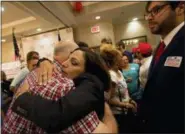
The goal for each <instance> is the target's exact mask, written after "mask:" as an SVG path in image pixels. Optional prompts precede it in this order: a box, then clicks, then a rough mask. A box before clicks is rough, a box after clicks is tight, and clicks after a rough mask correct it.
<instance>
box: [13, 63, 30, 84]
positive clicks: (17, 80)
mask: <svg viewBox="0 0 185 134" xmlns="http://www.w3.org/2000/svg"><path fill="white" fill-rule="evenodd" d="M29 72H30V71H29V70H28V68H27V67H25V68H23V69H21V71H20V72H19V73H18V74H17V75H16V76H15V77H14V79H13V81H12V83H11V85H10V86H11V87H17V86H19V84H20V83H21V82H22V81H23V80H24V78H26V76H27V75H28V73H29Z"/></svg>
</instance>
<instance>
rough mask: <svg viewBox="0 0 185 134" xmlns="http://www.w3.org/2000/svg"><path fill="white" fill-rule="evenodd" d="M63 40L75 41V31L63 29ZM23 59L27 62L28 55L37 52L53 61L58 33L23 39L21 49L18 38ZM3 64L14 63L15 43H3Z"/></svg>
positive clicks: (19, 42) (61, 35) (61, 32)
mask: <svg viewBox="0 0 185 134" xmlns="http://www.w3.org/2000/svg"><path fill="white" fill-rule="evenodd" d="M60 37H61V39H69V40H74V38H73V29H72V28H67V29H61V30H60ZM17 42H18V43H17V44H18V46H19V50H20V54H21V57H22V58H21V59H23V60H26V55H27V53H28V52H29V51H37V52H39V54H40V57H48V58H50V59H52V57H53V55H52V52H53V46H54V45H53V44H55V43H57V42H58V32H57V31H53V32H48V33H43V34H39V35H35V36H30V37H25V38H22V48H21V47H20V44H21V40H20V39H18V38H17ZM1 50H2V61H1V62H2V63H7V62H14V60H15V58H14V47H13V42H7V43H2V48H1Z"/></svg>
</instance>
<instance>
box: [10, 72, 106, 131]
mask: <svg viewBox="0 0 185 134" xmlns="http://www.w3.org/2000/svg"><path fill="white" fill-rule="evenodd" d="M90 76H91V75H83V76H81V77H80V78H79V79H77V81H78V82H80V84H79V85H78V86H77V87H76V89H74V90H71V91H70V92H69V93H68V94H67V95H66V96H64V97H62V98H60V99H59V100H58V101H51V100H47V99H43V98H41V97H40V96H33V95H31V94H29V93H24V94H23V95H21V96H19V97H18V98H17V99H16V100H15V103H14V105H13V107H12V110H13V111H14V112H16V113H17V114H19V115H21V116H23V117H25V118H26V119H28V120H31V121H33V122H34V123H35V124H37V125H38V126H39V127H41V128H43V129H45V130H46V131H47V132H51V133H56V132H59V131H61V130H63V129H65V128H66V127H68V126H70V125H72V123H74V122H76V121H78V120H79V119H81V118H83V117H84V116H85V115H87V114H88V113H90V112H91V111H93V110H95V108H96V107H97V105H98V104H99V103H100V102H99V100H100V98H101V97H102V95H101V94H102V93H103V92H102V91H101V90H102V87H103V86H102V83H101V82H100V80H99V79H98V78H95V77H94V76H92V77H90Z"/></svg>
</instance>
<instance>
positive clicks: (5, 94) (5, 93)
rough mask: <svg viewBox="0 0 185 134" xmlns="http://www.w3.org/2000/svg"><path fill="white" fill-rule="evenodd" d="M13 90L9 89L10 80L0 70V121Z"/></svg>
mask: <svg viewBox="0 0 185 134" xmlns="http://www.w3.org/2000/svg"><path fill="white" fill-rule="evenodd" d="M12 96H13V92H11V91H10V82H9V81H8V80H7V77H6V74H5V72H4V71H1V117H2V121H3V120H4V117H5V115H6V112H7V110H8V107H9V105H10V103H11V100H12Z"/></svg>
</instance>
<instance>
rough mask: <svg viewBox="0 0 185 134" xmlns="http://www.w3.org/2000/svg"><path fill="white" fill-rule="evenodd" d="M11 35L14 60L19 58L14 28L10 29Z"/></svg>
mask: <svg viewBox="0 0 185 134" xmlns="http://www.w3.org/2000/svg"><path fill="white" fill-rule="evenodd" d="M12 31H13V32H12V37H13V46H14V53H15V60H19V59H20V54H19V47H18V45H17V40H16V37H15V34H14V28H13V30H12Z"/></svg>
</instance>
